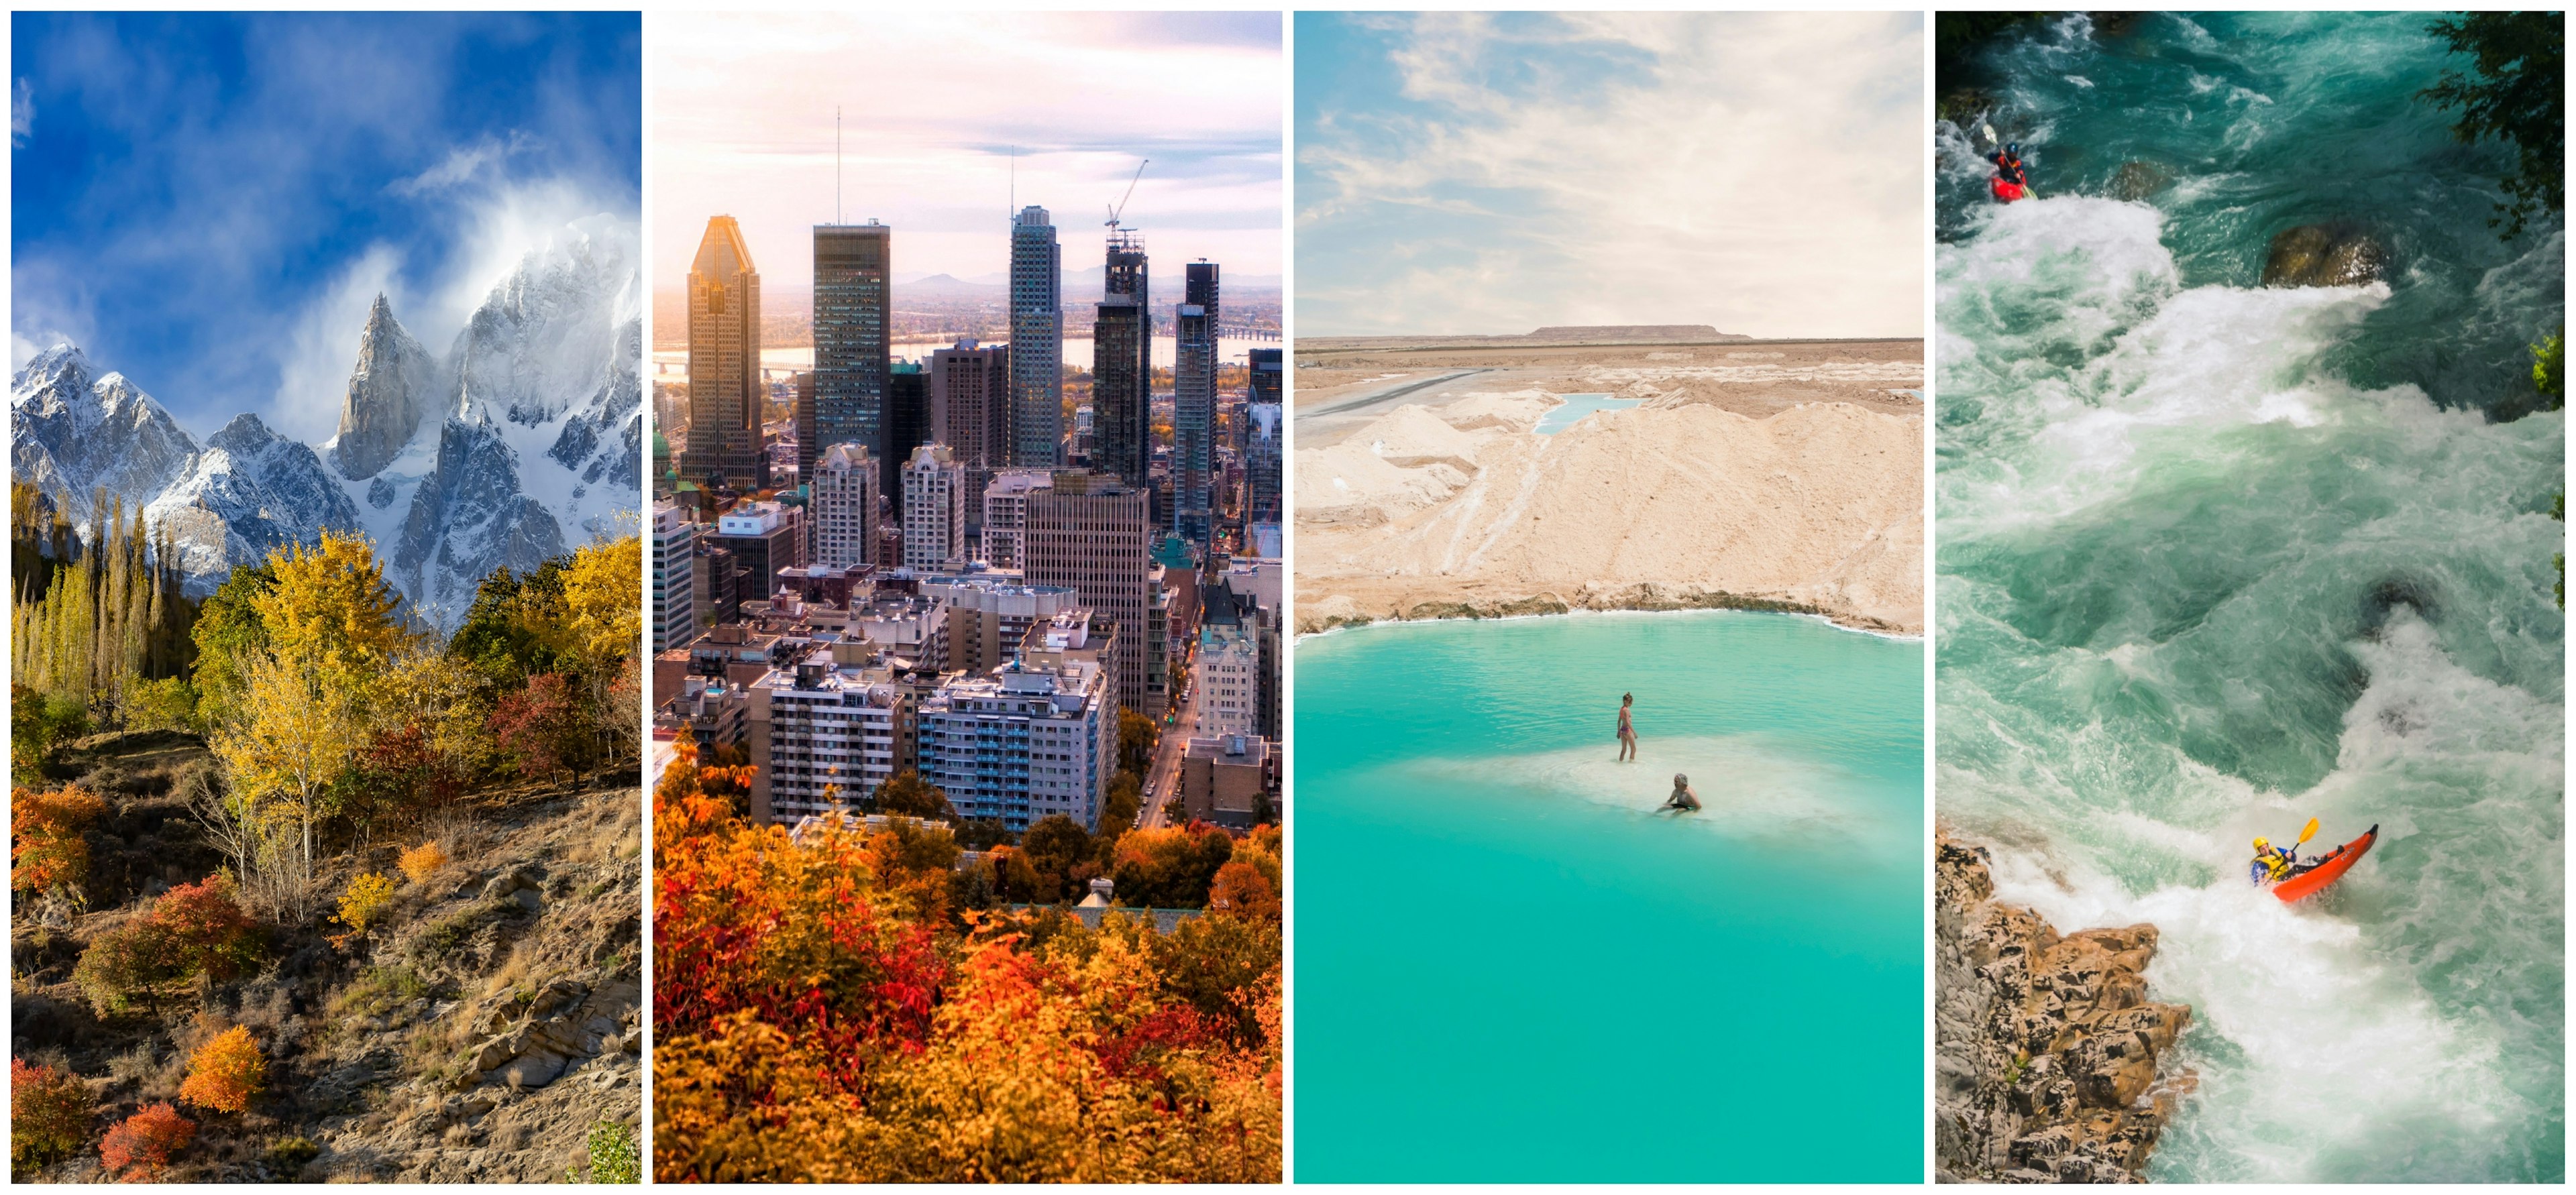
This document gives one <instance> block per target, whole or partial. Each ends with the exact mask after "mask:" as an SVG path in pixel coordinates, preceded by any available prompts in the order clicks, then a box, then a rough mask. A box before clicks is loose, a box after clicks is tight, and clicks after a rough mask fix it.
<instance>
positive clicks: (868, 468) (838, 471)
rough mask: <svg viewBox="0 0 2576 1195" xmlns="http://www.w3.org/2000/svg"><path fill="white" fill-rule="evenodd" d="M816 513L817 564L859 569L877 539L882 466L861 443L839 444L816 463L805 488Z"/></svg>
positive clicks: (815, 544) (867, 560)
mask: <svg viewBox="0 0 2576 1195" xmlns="http://www.w3.org/2000/svg"><path fill="white" fill-rule="evenodd" d="M806 495H807V503H808V508H809V509H810V510H812V512H813V516H814V563H816V564H823V565H830V566H832V567H834V568H855V567H858V566H861V565H865V564H868V563H871V562H872V559H873V557H872V556H871V555H870V554H871V553H872V552H873V551H874V550H875V548H876V542H877V465H876V461H874V460H873V459H871V458H870V457H869V456H868V450H867V449H866V448H863V447H861V446H859V445H857V444H835V445H832V446H831V447H830V448H827V449H825V450H824V451H823V455H822V457H821V459H819V460H817V461H816V462H815V464H814V477H813V482H812V484H811V485H810V486H808V487H807V489H806Z"/></svg>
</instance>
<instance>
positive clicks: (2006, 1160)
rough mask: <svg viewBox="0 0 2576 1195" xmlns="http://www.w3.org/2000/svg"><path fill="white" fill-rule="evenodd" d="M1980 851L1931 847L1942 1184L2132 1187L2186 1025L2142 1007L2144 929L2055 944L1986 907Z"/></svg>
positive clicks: (1998, 908) (2176, 1011)
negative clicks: (2170, 1055)
mask: <svg viewBox="0 0 2576 1195" xmlns="http://www.w3.org/2000/svg"><path fill="white" fill-rule="evenodd" d="M1989 862H1990V859H1989V856H1988V855H1987V853H1986V851H1985V848H1983V847H1978V846H1972V845H1969V844H1966V843H1962V842H1958V841H1956V840H1954V839H1952V838H1951V837H1950V836H1949V834H1948V833H1947V832H1946V831H1944V832H1941V833H1938V834H1936V836H1935V838H1934V842H1933V864H1932V872H1933V901H1934V927H1933V936H1934V958H1933V968H1934V974H1933V1027H1934V1032H1933V1040H1934V1046H1933V1052H1934V1064H1935V1069H1936V1074H1937V1078H1936V1085H1935V1090H1934V1093H1933V1126H1932V1129H1933V1139H1934V1150H1935V1154H1936V1165H1937V1171H1936V1177H1937V1179H1938V1180H1939V1181H1941V1182H2034V1183H2047V1182H2076V1183H2126V1182H2142V1181H2144V1180H2143V1179H2142V1178H2141V1177H2140V1172H2141V1171H2143V1170H2144V1169H2145V1168H2146V1164H2147V1156H2148V1154H2149V1152H2150V1151H2152V1150H2153V1149H2154V1148H2155V1145H2156V1139H2157V1137H2158V1136H2159V1135H2160V1134H2161V1133H2162V1132H2163V1131H2164V1126H2165V1123H2166V1120H2167V1118H2168V1117H2169V1116H2170V1115H2171V1114H2172V1111H2173V1106H2174V1102H2175V1101H2176V1100H2177V1099H2179V1098H2180V1097H2181V1096H2183V1095H2185V1094H2187V1093H2188V1092H2189V1091H2190V1090H2191V1086H2192V1076H2191V1075H2190V1073H2189V1072H2176V1071H2175V1070H2174V1069H2173V1068H2172V1067H2171V1066H2170V1065H2164V1066H2160V1065H2159V1059H2162V1058H2165V1056H2166V1054H2167V1052H2168V1051H2170V1050H2171V1049H2172V1048H2173V1044H2174V1039H2175V1038H2176V1037H2178V1036H2180V1034H2181V1033H2182V1031H2183V1028H2184V1027H2185V1026H2186V1025H2188V1024H2190V1022H2191V1009H2190V1007H2189V1006H2187V1005H2181V1004H2163V1003H2158V1002H2156V1001H2153V1000H2149V999H2148V998H2147V980H2146V968H2147V963H2148V960H2150V959H2152V958H2154V957H2155V951H2156V927H2154V926H2152V925H2132V926H2129V927H2127V928H2124V929H2091V930H2085V931H2083V932H2080V933H2075V934H2067V935H2063V936H2061V935H2060V934H2059V933H2058V932H2057V930H2056V929H2055V928H2053V927H2051V926H2050V925H2049V924H2048V923H2047V922H2046V921H2043V920H2041V919H2040V918H2039V916H2038V915H2037V914H2035V913H2033V912H2031V911H2030V910H2029V909H2025V908H2021V907H2019V906H2016V905H2009V904H2003V903H2001V902H1998V901H1996V900H1995V899H1994V892H1995V889H1994V879H1993V876H1992V875H1991V874H1990V873H1989V871H1988V863H1989Z"/></svg>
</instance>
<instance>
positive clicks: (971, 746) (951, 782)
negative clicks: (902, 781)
mask: <svg viewBox="0 0 2576 1195" xmlns="http://www.w3.org/2000/svg"><path fill="white" fill-rule="evenodd" d="M917 722H918V732H919V736H920V737H919V740H918V742H919V746H918V748H917V752H918V758H917V764H916V766H917V767H918V768H919V770H920V773H921V778H922V779H924V780H927V781H929V782H930V783H932V784H934V785H937V786H938V787H939V789H940V791H941V792H942V793H944V794H946V795H947V797H948V803H949V804H950V805H951V806H954V807H955V808H956V810H957V812H958V813H959V814H960V815H961V816H964V817H972V818H999V819H1001V822H1002V824H1003V825H1004V826H1005V827H1007V828H1009V829H1010V830H1012V831H1015V832H1016V831H1021V830H1026V829H1027V828H1028V827H1029V826H1030V825H1031V824H1032V823H1034V822H1036V821H1038V820H1040V819H1042V818H1046V817H1051V816H1056V815H1062V816H1065V817H1068V818H1071V819H1073V820H1074V821H1075V822H1077V823H1079V824H1080V825H1081V826H1082V827H1083V828H1084V829H1086V830H1088V829H1096V828H1097V827H1098V826H1099V824H1100V806H1101V803H1102V802H1103V800H1104V799H1105V798H1106V797H1107V795H1108V791H1109V780H1110V777H1111V776H1112V774H1113V773H1114V772H1115V771H1116V769H1117V750H1118V746H1117V744H1118V738H1117V736H1118V711H1117V704H1116V697H1115V695H1114V694H1113V693H1112V692H1111V686H1110V682H1109V678H1108V677H1107V675H1106V674H1105V671H1104V670H1103V669H1102V668H1101V666H1100V665H1099V664H1097V663H1093V662H1090V661H1087V660H1079V659H1068V660H1064V661H1063V662H1060V663H1056V664H1036V663H1030V662H1026V661H1013V662H1011V663H1008V664H1004V665H1002V666H1001V667H1000V668H998V669H996V670H994V671H992V672H989V673H986V674H984V675H982V676H976V677H968V678H965V679H962V680H956V681H951V682H949V683H948V684H945V685H942V686H941V687H940V689H939V692H938V694H937V695H936V696H933V697H932V698H930V699H929V700H928V701H925V702H923V703H922V704H921V709H920V712H919V714H918V715H917Z"/></svg>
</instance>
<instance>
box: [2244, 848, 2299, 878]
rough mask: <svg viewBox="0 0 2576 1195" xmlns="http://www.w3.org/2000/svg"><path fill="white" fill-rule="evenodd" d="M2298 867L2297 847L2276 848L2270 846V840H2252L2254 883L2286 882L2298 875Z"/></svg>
mask: <svg viewBox="0 0 2576 1195" xmlns="http://www.w3.org/2000/svg"><path fill="white" fill-rule="evenodd" d="M2298 867H2299V851H2298V848H2297V847H2295V846H2293V847H2277V846H2274V845H2272V840H2271V839H2269V838H2257V839H2255V840H2254V882H2255V883H2257V884H2270V883H2275V882H2277V881H2280V880H2286V879H2288V878H2290V877H2291V876H2294V875H2297V874H2298Z"/></svg>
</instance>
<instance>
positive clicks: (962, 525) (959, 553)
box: [903, 444, 967, 569]
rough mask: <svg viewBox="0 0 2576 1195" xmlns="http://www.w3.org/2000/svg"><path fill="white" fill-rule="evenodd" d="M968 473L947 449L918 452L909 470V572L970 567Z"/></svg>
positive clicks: (906, 521) (905, 542) (906, 523)
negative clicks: (967, 530) (967, 507)
mask: <svg viewBox="0 0 2576 1195" xmlns="http://www.w3.org/2000/svg"><path fill="white" fill-rule="evenodd" d="M966 551H967V549H966V469H965V467H964V466H963V465H960V464H959V463H958V462H957V456H956V454H955V453H953V452H951V451H949V449H948V446H947V445H945V444H924V445H922V446H921V447H919V448H915V449H913V450H912V458H911V459H910V460H907V461H905V462H904V466H903V566H904V567H905V568H914V569H949V568H956V567H959V566H961V565H963V564H965V563H966Z"/></svg>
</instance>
